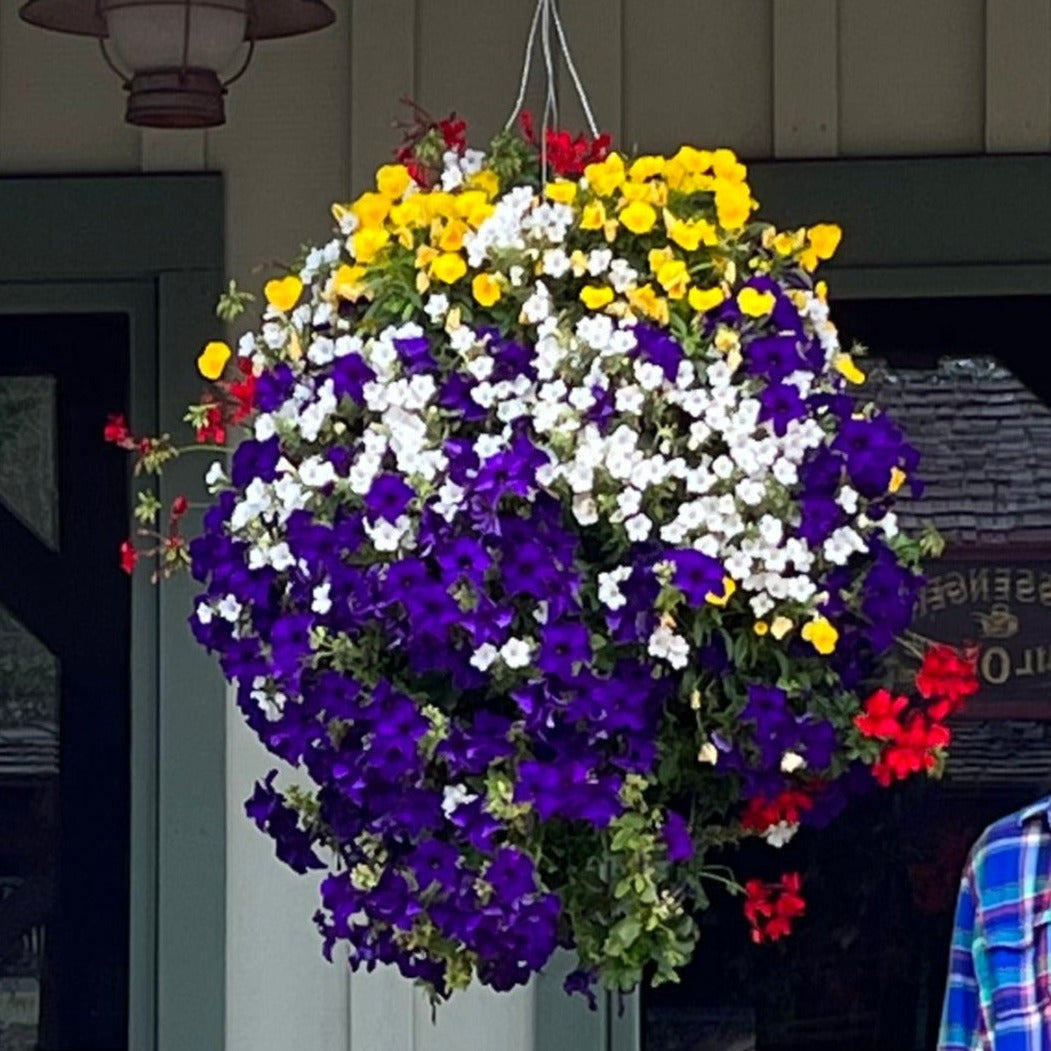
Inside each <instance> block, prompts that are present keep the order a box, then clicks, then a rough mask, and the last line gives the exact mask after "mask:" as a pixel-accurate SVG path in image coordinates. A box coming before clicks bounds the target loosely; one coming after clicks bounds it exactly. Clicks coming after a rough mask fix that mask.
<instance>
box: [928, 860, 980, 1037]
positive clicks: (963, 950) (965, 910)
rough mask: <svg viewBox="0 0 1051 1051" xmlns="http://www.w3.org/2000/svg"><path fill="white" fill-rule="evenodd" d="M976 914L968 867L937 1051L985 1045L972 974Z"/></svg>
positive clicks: (953, 938)
mask: <svg viewBox="0 0 1051 1051" xmlns="http://www.w3.org/2000/svg"><path fill="white" fill-rule="evenodd" d="M976 913H977V900H976V898H975V894H974V882H973V873H972V870H971V866H970V865H968V866H967V869H966V870H965V871H964V876H963V881H962V883H961V885H960V895H959V898H958V900H957V904H956V921H955V923H954V924H953V933H952V948H951V949H950V952H949V980H948V983H947V984H946V988H945V1004H944V1007H943V1010H942V1023H941V1032H940V1033H939V1035H938V1049H937V1051H981V1049H982V1048H983V1047H984V1044H985V1040H984V1036H983V1032H984V1025H983V1021H982V1012H981V1004H980V1000H979V995H978V981H977V979H976V978H975V973H974V955H973V944H974V927H975V916H976Z"/></svg>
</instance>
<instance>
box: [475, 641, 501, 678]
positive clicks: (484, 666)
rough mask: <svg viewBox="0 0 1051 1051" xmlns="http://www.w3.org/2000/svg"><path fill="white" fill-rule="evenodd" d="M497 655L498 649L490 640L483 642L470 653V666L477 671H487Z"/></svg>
mask: <svg viewBox="0 0 1051 1051" xmlns="http://www.w3.org/2000/svg"><path fill="white" fill-rule="evenodd" d="M499 655H500V651H499V650H498V649H497V648H496V647H495V646H494V645H493V644H492V643H491V642H484V643H482V645H481V646H479V647H478V649H476V650H475V651H474V653H473V654H471V666H472V667H475V668H477V669H478V670H479V671H488V670H489V667H490V666H491V665H492V663H493V661H495V660H496V658H497V657H498V656H499Z"/></svg>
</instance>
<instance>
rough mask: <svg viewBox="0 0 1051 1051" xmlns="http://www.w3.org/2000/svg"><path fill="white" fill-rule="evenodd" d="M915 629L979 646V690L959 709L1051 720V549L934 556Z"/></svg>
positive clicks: (985, 715) (982, 714)
mask: <svg viewBox="0 0 1051 1051" xmlns="http://www.w3.org/2000/svg"><path fill="white" fill-rule="evenodd" d="M913 629H914V630H915V631H916V632H918V633H919V634H920V635H923V636H926V637H927V638H931V639H935V640H937V641H938V642H947V643H950V644H951V645H954V646H961V645H967V644H976V645H977V646H978V649H979V661H978V671H979V678H980V682H981V687H980V689H979V691H978V693H977V694H976V695H975V696H974V697H973V698H971V699H970V700H969V701H968V704H967V708H966V712H965V714H968V715H971V716H972V717H977V718H1011V717H1019V718H1021V717H1025V718H1044V719H1051V553H1039V554H1032V555H1028V556H1027V555H1015V554H1012V553H1008V552H1004V553H994V554H991V555H988V556H987V555H984V554H983V555H981V556H979V555H977V554H975V555H973V556H968V557H966V558H964V557H960V556H958V555H957V556H954V555H952V554H950V555H949V556H948V557H946V558H942V559H939V560H938V561H937V562H935V563H933V564H932V566H931V567H930V569H929V570H928V572H927V583H926V585H925V586H924V588H923V591H922V592H921V594H920V597H919V600H918V601H917V603H916V613H915V618H914V620H913Z"/></svg>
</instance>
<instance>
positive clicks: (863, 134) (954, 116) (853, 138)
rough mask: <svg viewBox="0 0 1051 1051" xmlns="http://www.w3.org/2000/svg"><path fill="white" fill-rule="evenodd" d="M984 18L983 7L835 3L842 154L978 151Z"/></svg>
mask: <svg viewBox="0 0 1051 1051" xmlns="http://www.w3.org/2000/svg"><path fill="white" fill-rule="evenodd" d="M996 2H997V3H998V2H999V0H996ZM984 14H985V2H984V0H924V3H922V4H918V3H915V2H914V0H882V2H881V3H878V4H874V3H872V2H871V0H840V2H839V48H840V62H839V66H840V70H841V77H840V85H839V99H840V108H839V145H840V153H841V154H842V155H844V156H862V155H867V156H873V155H878V154H885V155H886V154H891V155H893V154H938V153H979V152H981V150H982V148H983V145H984V123H985V121H984V106H985V102H984V99H985V17H984Z"/></svg>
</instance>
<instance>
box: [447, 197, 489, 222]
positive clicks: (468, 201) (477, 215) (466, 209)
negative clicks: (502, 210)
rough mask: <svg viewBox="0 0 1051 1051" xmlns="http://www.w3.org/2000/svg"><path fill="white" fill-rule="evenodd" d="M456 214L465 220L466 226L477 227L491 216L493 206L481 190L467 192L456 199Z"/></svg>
mask: <svg viewBox="0 0 1051 1051" xmlns="http://www.w3.org/2000/svg"><path fill="white" fill-rule="evenodd" d="M456 214H457V215H458V216H459V217H460V218H461V219H466V220H467V225H468V226H474V227H478V226H481V225H482V223H484V222H485V220H486V219H488V218H489V216H490V215H492V214H493V206H492V205H491V204H490V203H489V198H488V197H487V196H486V194H485V193H484V192H483V191H482V190H468V191H467V192H466V193H461V194H460V196H459V197H457V198H456Z"/></svg>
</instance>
